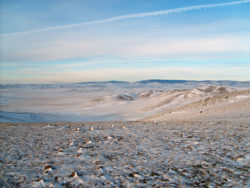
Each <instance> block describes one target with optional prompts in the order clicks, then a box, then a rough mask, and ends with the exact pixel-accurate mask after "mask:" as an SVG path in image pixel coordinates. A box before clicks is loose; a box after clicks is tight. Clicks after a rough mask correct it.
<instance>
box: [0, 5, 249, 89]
mask: <svg viewBox="0 0 250 188" xmlns="http://www.w3.org/2000/svg"><path fill="white" fill-rule="evenodd" d="M0 14H1V15H0V26H1V27H0V73H1V74H0V78H1V79H0V82H1V83H2V84H7V83H68V82H84V81H109V80H122V81H138V80H145V79H182V80H239V81H247V80H248V81H249V80H250V0H207V1H204V0H188V1H187V0H178V1H176V0H70V1H69V0H53V1H51V0H36V1H34V0H22V1H19V0H0Z"/></svg>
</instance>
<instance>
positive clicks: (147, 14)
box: [0, 0, 250, 37]
mask: <svg viewBox="0 0 250 188" xmlns="http://www.w3.org/2000/svg"><path fill="white" fill-rule="evenodd" d="M244 3H250V0H241V1H232V2H226V3H217V4H206V5H197V6H188V7H182V8H175V9H168V10H161V11H155V12H144V13H137V14H128V15H123V16H116V17H111V18H107V19H100V20H95V21H89V22H80V23H76V24H69V25H61V26H55V27H46V28H40V29H34V30H29V31H23V32H15V33H3V34H0V36H1V37H7V36H15V35H25V34H31V33H38V32H45V31H52V30H60V29H69V28H74V27H80V26H87V25H93V24H105V23H111V22H115V21H121V20H126V19H133V18H145V17H152V16H160V15H168V14H179V13H183V12H187V11H194V10H202V9H210V8H219V7H225V6H232V5H239V4H244Z"/></svg>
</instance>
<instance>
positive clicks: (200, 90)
mask: <svg viewBox="0 0 250 188" xmlns="http://www.w3.org/2000/svg"><path fill="white" fill-rule="evenodd" d="M212 83H213V84H214V85H211V83H210V82H209V84H208V83H203V82H192V81H190V82H184V83H182V82H180V83H179V82H177V83H165V82H160V81H155V82H151V81H148V82H145V81H144V82H135V83H127V82H104V83H98V82H97V83H95V82H94V83H79V84H52V85H39V84H38V85H7V86H6V85H5V86H2V87H1V94H0V104H1V109H0V122H51V121H57V122H58V121H70V122H81V121H113V120H169V119H176V118H178V116H179V114H180V113H181V114H182V115H181V117H182V118H184V117H185V118H187V119H188V118H194V117H196V118H200V117H202V118H205V117H208V116H216V114H220V115H219V116H220V118H221V117H223V116H222V114H224V115H225V116H230V117H232V116H231V115H232V114H233V115H237V116H239V115H240V114H241V117H244V118H247V117H249V110H247V109H248V106H247V105H249V94H250V92H249V90H248V89H246V88H247V86H248V87H250V82H243V83H242V82H229V83H228V82H212ZM215 84H216V85H215ZM222 84H224V85H228V86H221V85H222ZM231 86H234V87H231ZM241 103H242V104H245V105H243V106H242V105H241ZM232 105H234V106H237V105H238V106H241V107H239V108H240V109H236V108H238V107H233V108H232V107H231V106H232ZM222 107H224V109H222ZM214 110H216V111H217V113H216V114H213V113H212V114H211V113H210V112H214ZM224 112H225V113H224ZM239 113H240V114H239ZM176 114H177V116H176ZM201 115H202V116H201Z"/></svg>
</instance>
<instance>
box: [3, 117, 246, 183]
mask: <svg viewBox="0 0 250 188" xmlns="http://www.w3.org/2000/svg"><path fill="white" fill-rule="evenodd" d="M248 148H249V123H241V122H227V121H217V122H216V121H210V122H208V121H207V122H177V123H176V122H175V123H164V122H158V123H157V122H99V123H58V124H50V125H48V124H18V125H14V124H0V150H1V152H0V169H1V172H0V187H152V186H155V187H162V186H164V187H165V186H170V187H178V186H181V187H231V186H232V187H249V186H250V182H249V173H248V171H249V166H250V154H249V149H248Z"/></svg>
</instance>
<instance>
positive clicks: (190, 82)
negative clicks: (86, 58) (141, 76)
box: [0, 79, 250, 89]
mask: <svg viewBox="0 0 250 188" xmlns="http://www.w3.org/2000/svg"><path fill="white" fill-rule="evenodd" d="M154 84H158V85H159V84H160V85H161V84H162V85H164V86H165V85H169V86H170V85H172V86H173V87H174V86H177V85H178V88H179V87H180V86H181V85H183V86H186V87H187V86H188V87H196V86H199V85H217V86H230V87H250V81H230V80H202V81H197V80H161V79H150V80H141V81H137V82H125V81H115V80H112V81H103V82H79V83H60V84H59V83H58V84H0V89H6V88H8V89H10V88H13V89H15V88H33V89H48V88H79V87H86V86H92V87H109V86H110V85H114V86H121V87H123V86H125V87H127V86H128V87H143V86H144V85H152V86H153V85H154Z"/></svg>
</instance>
